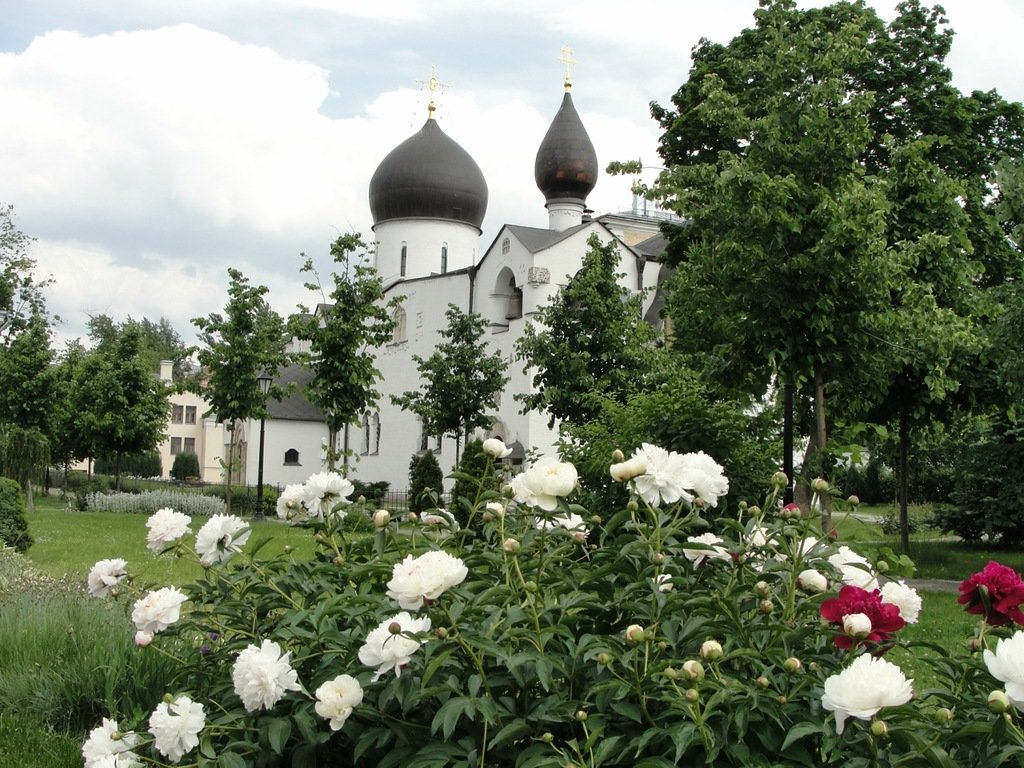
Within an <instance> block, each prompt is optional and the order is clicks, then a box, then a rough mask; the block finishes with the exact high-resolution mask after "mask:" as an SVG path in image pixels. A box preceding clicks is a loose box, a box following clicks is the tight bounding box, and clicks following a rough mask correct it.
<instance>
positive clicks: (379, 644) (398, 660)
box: [359, 611, 430, 682]
mask: <svg viewBox="0 0 1024 768" xmlns="http://www.w3.org/2000/svg"><path fill="white" fill-rule="evenodd" d="M429 629H430V618H429V617H426V616H425V617H423V618H422V619H414V618H413V617H412V616H410V615H409V613H408V612H407V611H402V612H401V613H399V614H397V615H395V616H392V617H391V618H390V619H385V620H384V621H382V622H381V623H380V624H378V625H377V628H376V629H374V630H372V631H371V632H370V634H369V635H367V636H366V642H365V643H363V647H362V648H360V649H359V661H361V662H362V663H363V664H365V665H366V666H368V667H376V668H377V671H376V672H374V673H373V678H372V681H374V682H376V681H377V680H378V679H380V676H381V675H383V674H384V673H385V672H390V671H391V670H392V669H393V670H395V677H399V676H401V674H402V667H403V666H404V665H406V664H408V663H409V662H410V661H411V660H412V655H413V654H414V653H416V651H417V650H419V647H420V646H421V645H422V644H423V643H422V642H421V641H420V640H416V639H414V638H411V637H405V636H404V635H403V634H402V633H403V632H405V633H411V634H418V633H420V632H427V631H428V630H429ZM392 630H397V631H392Z"/></svg>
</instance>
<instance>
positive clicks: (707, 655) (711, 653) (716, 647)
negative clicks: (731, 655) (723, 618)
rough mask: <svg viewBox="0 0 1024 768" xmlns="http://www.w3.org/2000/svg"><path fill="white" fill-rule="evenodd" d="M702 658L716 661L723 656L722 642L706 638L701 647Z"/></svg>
mask: <svg viewBox="0 0 1024 768" xmlns="http://www.w3.org/2000/svg"><path fill="white" fill-rule="evenodd" d="M700 655H701V658H703V659H706V660H707V661H715V660H716V659H720V658H722V644H721V643H720V642H718V641H717V640H705V641H704V643H703V644H702V645H701V647H700Z"/></svg>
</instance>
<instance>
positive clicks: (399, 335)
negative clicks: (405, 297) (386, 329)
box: [391, 307, 407, 344]
mask: <svg viewBox="0 0 1024 768" xmlns="http://www.w3.org/2000/svg"><path fill="white" fill-rule="evenodd" d="M391 320H392V321H393V322H394V324H395V327H394V328H393V329H392V330H391V343H392V344H401V343H402V342H404V341H405V340H406V338H407V337H406V333H407V329H406V319H405V309H404V308H403V307H395V311H394V312H392V313H391Z"/></svg>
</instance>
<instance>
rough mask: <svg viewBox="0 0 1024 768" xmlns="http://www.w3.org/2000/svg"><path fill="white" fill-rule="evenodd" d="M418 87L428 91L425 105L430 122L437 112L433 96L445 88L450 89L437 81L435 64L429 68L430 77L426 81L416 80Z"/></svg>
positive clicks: (446, 84) (447, 85)
mask: <svg viewBox="0 0 1024 768" xmlns="http://www.w3.org/2000/svg"><path fill="white" fill-rule="evenodd" d="M416 82H417V83H419V84H420V85H423V86H426V88H427V90H428V91H430V103H429V104H427V113H428V116H429V118H430V119H431V120H433V119H434V112H435V111H436V110H437V105H436V104H435V103H434V94H436V93H438V92H440V91H443V90H444V89H445V88H449V87H451V86H450V85H449V84H448V83H442V82H441V81H440V80H438V79H437V64H434V65H433V66H431V68H430V77H428V78H427V79H426V80H417V81H416Z"/></svg>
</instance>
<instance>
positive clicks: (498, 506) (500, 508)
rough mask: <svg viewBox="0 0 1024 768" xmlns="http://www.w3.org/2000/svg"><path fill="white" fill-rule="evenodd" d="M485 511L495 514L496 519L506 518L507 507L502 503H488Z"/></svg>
mask: <svg viewBox="0 0 1024 768" xmlns="http://www.w3.org/2000/svg"><path fill="white" fill-rule="evenodd" d="M484 509H486V510H487V511H488V512H491V513H493V514H494V515H495V517H504V516H505V505H504V504H502V503H501V502H500V501H488V502H487V504H485V505H484Z"/></svg>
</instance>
